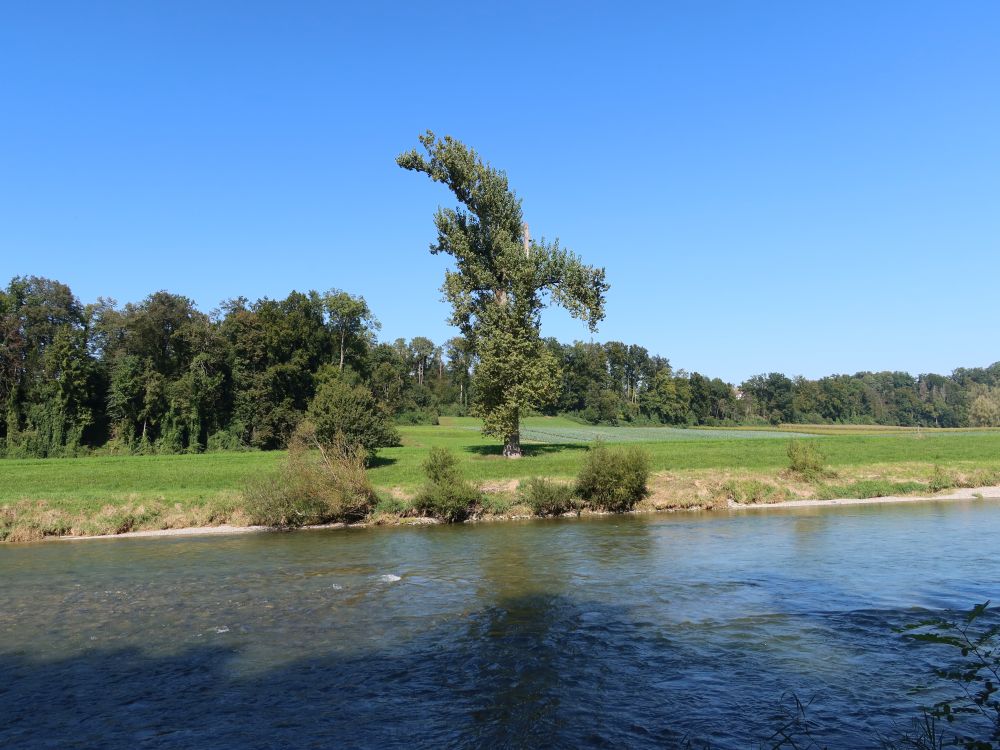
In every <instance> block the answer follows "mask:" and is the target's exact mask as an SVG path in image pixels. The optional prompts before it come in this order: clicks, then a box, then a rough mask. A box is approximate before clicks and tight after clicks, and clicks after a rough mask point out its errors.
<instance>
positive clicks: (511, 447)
mask: <svg viewBox="0 0 1000 750" xmlns="http://www.w3.org/2000/svg"><path fill="white" fill-rule="evenodd" d="M513 422H514V427H513V429H512V430H511V431H510V432H509V433H508V434H507V437H506V438H505V439H504V441H503V456H504V458H520V457H521V456H522V455H523V454H522V453H521V415H520V413H519V410H518V409H515V410H514V420H513Z"/></svg>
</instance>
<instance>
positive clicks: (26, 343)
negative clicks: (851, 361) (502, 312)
mask: <svg viewBox="0 0 1000 750" xmlns="http://www.w3.org/2000/svg"><path fill="white" fill-rule="evenodd" d="M378 331H379V323H378V320H377V318H376V317H375V315H374V314H373V312H372V311H371V310H370V309H369V308H368V305H367V304H366V302H365V300H364V298H363V297H360V296H354V295H351V294H348V293H346V292H343V291H340V290H331V291H329V292H326V293H319V292H316V291H310V292H305V293H302V292H292V293H291V294H289V295H288V296H287V297H285V298H284V299H281V300H272V299H267V298H265V299H260V300H257V301H254V302H251V301H249V300H247V299H246V298H238V299H234V300H228V301H226V302H224V303H223V304H222V305H221V306H220V307H219V309H218V310H215V311H213V312H212V313H210V314H206V313H204V312H202V311H200V310H198V308H197V307H196V305H195V304H194V303H193V302H192V301H191V300H190V299H188V298H186V297H183V296H181V295H177V294H171V293H168V292H165V291H160V292H156V293H154V294H151V295H150V296H148V297H146V298H145V299H144V300H142V301H141V302H137V303H127V304H124V305H118V304H117V303H115V302H114V301H113V300H110V299H104V298H100V299H98V300H97V301H96V302H93V303H90V304H86V305H85V304H82V303H81V302H80V300H79V299H77V297H76V296H75V295H74V294H73V293H72V291H71V290H70V288H69V287H68V286H66V285H65V284H62V283H60V282H58V281H54V280H51V279H45V278H38V277H17V278H14V279H12V280H11V281H10V283H9V284H8V285H7V287H6V288H5V289H4V290H3V291H0V404H2V411H0V454H2V455H5V456H59V455H74V454H77V453H81V452H86V451H88V450H91V449H97V448H104V449H107V450H115V451H121V452H132V453H141V452H160V453H174V452H200V451H205V450H235V449H244V448H257V449H273V448H280V447H283V446H284V445H285V444H286V441H287V440H288V439H289V437H290V435H291V434H292V432H293V431H294V430H295V427H296V425H297V424H298V423H299V422H300V421H301V420H302V418H303V415H305V414H306V412H307V410H308V409H309V406H310V404H311V403H312V402H313V400H314V398H315V396H316V393H317V390H318V389H319V388H320V386H322V385H323V383H324V382H327V381H331V380H340V381H345V382H347V383H348V384H350V386H351V387H352V388H355V389H359V388H360V389H363V390H365V391H367V394H369V395H370V399H371V401H372V403H374V404H375V407H376V408H378V409H380V410H383V411H384V412H385V413H386V414H387V415H391V416H392V417H394V418H395V419H396V421H397V422H400V423H421V422H423V423H431V422H434V421H435V420H436V417H437V416H438V415H464V414H467V413H470V411H471V409H472V407H473V405H474V404H475V402H476V399H477V398H478V394H477V393H476V391H475V385H474V384H475V378H474V374H475V370H476V367H477V365H478V358H477V357H476V356H475V355H474V354H473V350H472V347H471V346H470V345H469V342H468V340H467V338H465V337H463V336H456V337H454V338H452V339H449V340H448V341H446V342H441V343H435V342H434V341H432V340H431V339H429V338H426V337H423V336H417V337H415V338H412V339H410V340H409V341H406V340H404V339H396V340H395V341H392V342H386V341H380V340H379V339H378V337H377V333H378ZM543 344H544V348H545V350H546V352H547V353H548V355H549V356H548V357H547V359H548V360H549V361H551V362H552V363H554V364H555V372H556V373H557V375H558V384H557V387H556V388H555V390H554V396H553V397H552V398H551V400H550V401H549V402H548V403H547V404H545V405H544V406H543V407H541V408H540V409H539V411H540V412H541V413H546V414H556V413H563V414H569V415H575V416H577V417H579V418H580V419H581V420H584V421H587V422H592V423H609V424H615V423H633V424H669V425H730V424H763V423H774V424H777V423H781V422H801V423H820V422H826V423H855V424H868V423H870V424H884V425H922V426H927V427H963V426H978V425H984V426H1000V363H996V364H993V365H991V366H989V367H985V368H968V369H966V368H960V369H958V370H955V371H954V372H952V373H951V374H950V375H935V374H925V375H919V376H916V377H914V376H912V375H910V374H908V373H904V372H862V373H857V374H855V375H832V376H829V377H825V378H820V379H818V380H809V379H806V378H802V377H796V378H790V377H788V376H786V375H783V374H780V373H770V374H765V375H758V376H755V377H752V378H749V379H748V380H747V381H745V382H743V383H741V384H739V385H738V386H734V385H731V384H729V383H726V382H724V381H723V380H721V379H719V378H710V377H708V376H707V375H702V374H700V373H697V372H691V373H688V372H685V371H683V370H674V369H673V368H672V367H671V365H670V362H669V360H667V359H665V358H664V357H661V356H659V355H655V354H650V353H649V352H648V351H647V350H646V349H645V348H644V347H641V346H638V345H635V344H625V343H623V342H618V341H611V342H607V343H595V342H580V341H577V342H574V343H572V344H565V343H560V342H558V341H556V340H555V339H552V338H547V339H543Z"/></svg>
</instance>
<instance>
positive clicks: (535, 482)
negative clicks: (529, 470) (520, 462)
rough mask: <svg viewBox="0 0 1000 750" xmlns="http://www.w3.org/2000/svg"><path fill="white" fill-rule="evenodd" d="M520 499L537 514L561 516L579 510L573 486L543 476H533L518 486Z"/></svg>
mask: <svg viewBox="0 0 1000 750" xmlns="http://www.w3.org/2000/svg"><path fill="white" fill-rule="evenodd" d="M517 494H518V499H519V500H520V501H521V502H522V503H524V504H525V505H527V506H528V507H529V508H531V512H532V513H534V514H535V515H536V516H561V515H562V514H563V513H569V512H570V511H573V510H577V503H576V500H575V499H574V497H573V495H574V492H573V487H572V486H571V485H568V484H562V483H560V482H554V481H552V480H551V479H544V478H542V477H531V478H530V479H526V480H525V481H523V482H521V484H520V486H518V488H517Z"/></svg>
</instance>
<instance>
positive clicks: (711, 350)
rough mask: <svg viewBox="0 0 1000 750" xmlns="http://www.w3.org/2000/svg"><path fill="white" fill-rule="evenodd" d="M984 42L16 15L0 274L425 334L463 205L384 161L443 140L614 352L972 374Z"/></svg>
mask: <svg viewBox="0 0 1000 750" xmlns="http://www.w3.org/2000/svg"><path fill="white" fill-rule="evenodd" d="M998 39H1000V4H997V3H995V2H992V1H991V2H962V3H940V2H937V3H925V2H898V3H896V2H884V3H871V2H836V3H802V2H758V3H745V2H668V3H651V4H648V5H644V4H629V3H617V4H587V3H567V4H562V5H558V4H554V3H553V4H549V3H538V2H534V3H523V4H520V3H507V4H478V3H463V4H443V3H437V4H428V3H420V4H416V3H398V4H395V3H378V2H370V3H358V4H356V5H354V6H348V5H347V4H337V3H327V2H323V3H306V2H289V3H277V2H274V3H254V2H238V3H237V2H233V3H221V2H217V3H210V2H169V3H168V2H163V3H152V2H150V3H132V2H121V3H107V2H94V3H79V2H67V3H58V2H53V3H7V4H5V5H4V6H3V7H2V9H0V281H2V282H5V281H6V279H8V278H10V277H11V276H13V275H16V274H35V275H42V276H48V277H52V278H57V279H59V280H61V281H63V282H65V283H67V284H69V285H70V286H71V287H72V288H73V290H74V291H75V292H76V293H77V295H78V296H79V297H80V298H81V299H82V300H83V301H85V302H87V301H92V300H94V299H95V298H96V297H97V296H99V295H104V296H111V297H114V298H116V299H118V300H119V301H121V302H124V301H134V300H139V299H141V298H142V297H144V296H145V295H147V294H149V293H151V292H153V291H156V290H158V289H168V290H170V291H172V292H176V293H180V294H184V295H187V296H189V297H191V298H193V299H194V300H196V301H197V302H198V304H199V305H200V306H201V307H202V309H204V310H206V311H207V310H211V309H212V308H213V307H215V306H216V305H217V304H218V303H219V302H220V301H221V300H223V299H227V298H230V297H234V296H239V295H245V296H248V297H250V298H251V299H255V298H257V297H261V296H265V295H266V296H270V297H282V296H284V295H286V294H287V293H288V292H289V291H290V290H291V289H299V290H305V289H310V288H314V289H318V290H325V289H327V288H330V287H339V288H343V289H346V290H348V291H350V292H352V293H356V294H363V295H364V296H365V297H366V298H367V300H368V301H369V303H370V305H371V306H372V308H373V309H374V311H375V312H376V314H377V315H378V317H379V318H380V319H381V321H382V323H383V332H382V337H383V338H386V339H392V338H395V337H397V336H404V337H407V338H409V337H412V336H416V335H426V336H430V337H431V338H434V339H435V340H438V341H443V340H444V339H446V338H447V337H449V336H451V335H453V333H454V332H453V331H452V330H451V329H449V328H448V326H447V325H446V323H445V318H446V315H447V309H446V307H445V306H444V304H443V303H442V302H441V301H440V293H439V291H438V288H439V286H440V283H441V280H442V276H443V271H444V268H445V267H446V263H447V258H445V257H436V256H431V255H430V254H429V253H428V252H427V246H428V244H429V243H430V242H431V241H432V240H433V237H434V230H433V225H432V223H431V217H432V214H433V212H434V210H435V208H436V207H437V206H438V205H439V204H442V203H443V204H449V205H450V204H451V203H452V200H451V198H450V195H449V194H448V193H447V192H446V191H445V189H444V188H443V187H441V186H440V185H435V184H433V183H431V182H430V181H429V180H427V179H426V178H425V177H423V176H422V175H417V174H414V173H410V172H405V171H403V170H401V169H399V168H398V167H396V166H395V164H394V157H395V155H396V154H397V153H399V152H401V151H403V150H406V149H409V148H411V147H413V146H414V145H416V137H417V135H418V133H420V132H422V131H423V130H425V129H427V128H430V129H432V130H434V131H435V132H437V133H439V134H442V135H443V134H450V135H453V136H455V137H456V138H459V139H460V140H462V141H464V142H466V143H467V144H469V145H472V146H473V147H475V148H476V149H477V150H478V151H479V152H480V153H481V154H482V155H483V156H484V157H485V158H487V159H488V160H489V161H490V162H491V163H492V164H494V165H495V166H498V167H500V168H503V169H504V170H506V171H507V173H508V175H509V177H510V180H511V184H512V185H513V186H514V188H515V189H516V190H517V192H518V194H519V195H520V196H521V197H522V198H523V201H524V210H525V216H526V219H527V220H528V221H529V223H530V224H531V228H532V234H533V235H534V236H536V237H537V236H545V237H547V238H549V239H551V238H554V237H559V238H560V240H561V242H562V243H563V244H564V245H565V246H568V247H570V248H572V249H573V250H575V251H577V252H578V253H580V254H581V255H582V256H583V257H584V259H585V260H587V261H588V262H590V263H594V264H597V265H602V266H605V267H606V268H607V274H608V279H609V281H610V283H611V291H610V293H609V295H608V305H607V319H606V321H605V322H604V324H603V325H602V326H601V329H600V331H599V333H598V335H597V338H598V339H599V340H608V339H619V340H624V341H627V342H630V343H633V342H634V343H639V344H642V345H644V346H646V347H647V348H648V349H650V351H652V352H658V353H660V354H662V355H664V356H667V357H669V358H670V359H671V362H672V363H673V364H674V366H675V367H683V368H686V369H688V370H698V371H700V372H703V373H707V374H709V375H718V376H721V377H724V378H726V379H728V380H732V381H740V380H742V379H743V378H745V377H747V376H749V375H752V374H754V373H757V372H764V371H772V370H778V371H783V372H785V373H787V374H790V375H792V374H803V375H806V376H809V377H814V376H819V375H823V374H829V373H834V372H855V371H858V370H862V369H871V370H881V369H905V370H909V371H911V372H913V373H918V372H929V371H935V372H948V371H950V370H951V369H952V368H954V367H957V366H974V365H984V364H988V363H990V362H993V361H995V360H998V359H1000V335H998V331H1000V305H998V304H997V300H996V294H995V292H996V289H997V285H998V280H1000V44H998V43H997V40H998ZM543 334H544V335H554V336H557V337H558V338H560V339H561V340H565V341H570V340H573V339H575V338H580V339H588V338H589V334H588V333H587V331H586V328H585V327H584V326H583V325H582V324H580V323H578V322H576V321H573V320H571V319H569V318H568V316H566V315H565V314H563V313H561V312H551V313H547V314H546V316H545V318H544V320H543Z"/></svg>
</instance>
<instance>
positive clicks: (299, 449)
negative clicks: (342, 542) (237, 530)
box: [244, 436, 378, 528]
mask: <svg viewBox="0 0 1000 750" xmlns="http://www.w3.org/2000/svg"><path fill="white" fill-rule="evenodd" d="M366 458H367V455H366V452H365V451H364V449H363V448H362V447H360V446H357V445H353V446H352V445H348V444H346V443H344V442H342V441H341V440H339V439H335V440H334V441H333V442H332V443H329V444H322V443H320V442H318V441H315V442H312V443H310V442H308V441H307V440H305V439H304V438H303V437H302V436H297V437H296V438H294V439H293V440H292V442H291V444H290V445H289V447H288V457H287V458H286V459H285V462H284V464H283V465H282V466H281V468H280V469H279V470H278V472H277V473H276V474H274V475H272V476H270V477H265V478H264V479H261V480H258V481H255V482H253V483H251V484H250V485H249V486H248V487H247V489H246V491H245V492H244V501H245V506H244V510H245V512H246V514H247V518H248V520H249V521H250V522H251V523H255V524H260V525H263V526H275V527H279V528H292V527H296V526H304V525H307V524H316V523H329V522H331V521H357V520H359V519H361V518H364V517H365V516H366V515H367V514H368V512H369V511H370V510H371V508H372V506H373V505H374V504H375V502H376V501H377V500H378V498H377V496H376V495H375V491H374V490H373V489H372V486H371V483H370V482H369V481H368V475H367V473H366V472H365V460H366Z"/></svg>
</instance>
